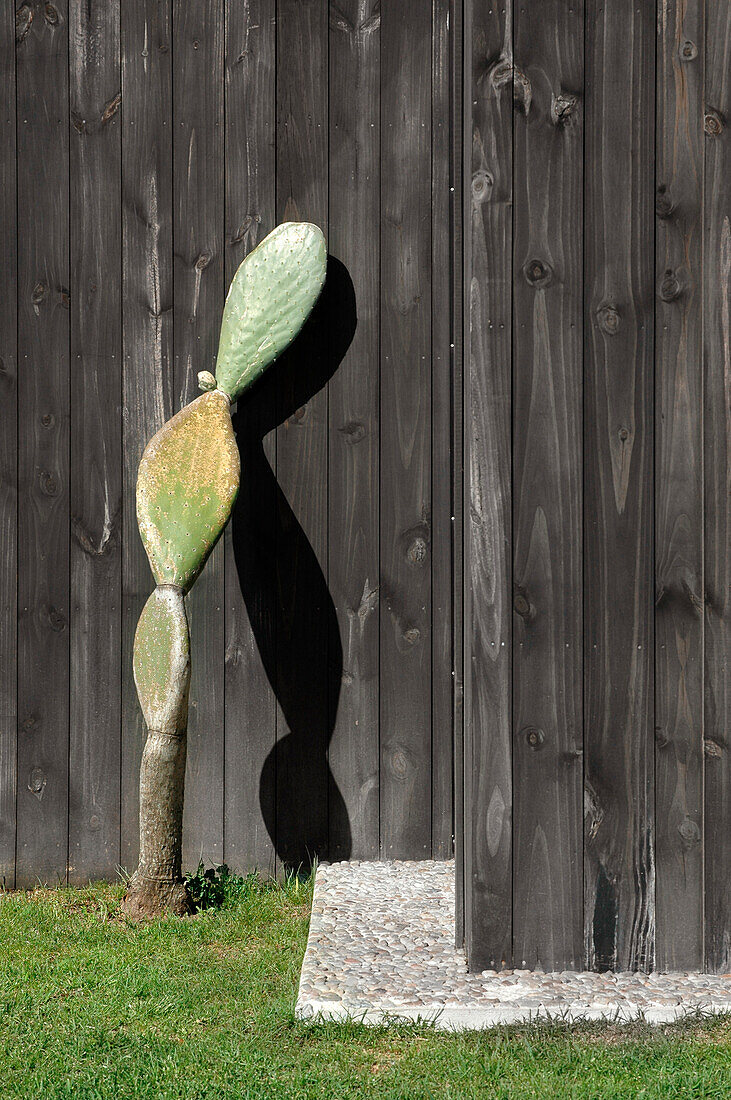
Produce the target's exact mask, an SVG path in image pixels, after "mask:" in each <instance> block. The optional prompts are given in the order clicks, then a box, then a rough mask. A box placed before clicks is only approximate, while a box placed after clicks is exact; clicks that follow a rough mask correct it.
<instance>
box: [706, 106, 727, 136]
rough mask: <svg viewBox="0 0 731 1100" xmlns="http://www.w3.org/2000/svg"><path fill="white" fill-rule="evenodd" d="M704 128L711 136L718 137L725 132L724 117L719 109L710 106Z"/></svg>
mask: <svg viewBox="0 0 731 1100" xmlns="http://www.w3.org/2000/svg"><path fill="white" fill-rule="evenodd" d="M703 129H704V130H705V131H706V133H707V134H709V135H710V136H711V137H718V136H719V135H720V134H722V133H723V119H722V118H721V116H720V115H719V113H718V111H714V110H713V108H711V107H709V108H708V110H707V111H706V114H705V118H704V119H703Z"/></svg>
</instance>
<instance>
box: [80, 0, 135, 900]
mask: <svg viewBox="0 0 731 1100" xmlns="http://www.w3.org/2000/svg"><path fill="white" fill-rule="evenodd" d="M69 42H70V53H69V82H70V88H69V93H70V109H71V129H70V140H71V150H70V154H71V179H72V181H73V186H72V188H71V195H70V199H71V211H70V239H71V693H70V751H69V878H70V880H71V881H72V882H76V883H82V882H86V881H88V880H90V879H99V878H107V879H109V878H113V877H114V874H115V870H116V868H117V867H118V865H119V780H120V775H119V767H120V741H119V739H120V720H121V710H120V672H121V653H120V641H121V603H120V601H121V587H120V581H121V567H120V554H121V549H120V542H121V539H120V534H121V522H122V516H121V511H122V488H121V476H122V454H121V431H122V425H121V416H120V414H121V408H120V404H121V401H120V399H121V369H122V334H121V306H122V301H121V289H122V288H121V275H122V271H121V266H122V265H121V248H120V245H121V194H120V188H121V160H120V157H121V140H120V137H121V120H120V114H119V108H120V103H121V74H120V65H119V3H115V2H112V3H106V2H102V0H94V2H93V3H89V4H87V3H82V2H81V0H72V2H71V4H70V8H69Z"/></svg>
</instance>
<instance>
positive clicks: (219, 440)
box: [123, 222, 327, 917]
mask: <svg viewBox="0 0 731 1100" xmlns="http://www.w3.org/2000/svg"><path fill="white" fill-rule="evenodd" d="M326 259H327V255H326V247H325V239H324V237H323V235H322V233H321V231H320V230H319V229H318V228H317V226H315V225H309V224H308V223H305V222H285V223H284V224H283V225H280V226H277V228H276V229H275V230H273V232H272V233H270V234H269V236H268V237H266V238H265V239H264V240H263V241H262V242H261V244H260V245H259V246H258V248H256V249H255V250H254V251H253V252H252V253H251V254H250V255H249V256H248V257H247V258H246V259H245V260H244V262H243V263H242V264H241V266H240V267H239V269H238V271H237V272H236V275H235V276H234V279H233V282H232V283H231V288H230V290H229V293H228V297H227V299H226V305H225V308H224V312H223V321H222V324H221V338H220V343H219V349H218V360H217V363H216V375H215V377H214V376H213V375H212V374H210V373H209V372H208V371H202V372H201V373H200V374H199V376H198V379H199V384H200V388H201V389H202V390H205V391H208V392H205V393H204V394H203V396H202V397H198V398H196V400H195V401H192V402H191V404H190V405H187V406H186V407H185V408H184V409H182V410H181V411H180V412H179V413H177V415H176V416H174V417H173V418H172V420H170V421H168V423H167V424H165V426H164V427H163V428H161V430H160V431H159V432H158V433H157V435H155V436H154V437H153V439H152V440H151V441H150V442H149V443H148V445H147V447H146V449H145V452H144V454H143V456H142V459H141V461H140V467H139V473H138V478H137V521H138V525H139V529H140V535H141V537H142V542H143V544H144V547H145V550H146V552H147V557H148V559H149V562H150V567H151V569H152V573H153V576H154V578H155V581H156V584H157V588H156V589H155V591H154V592H153V593H152V595H151V596H150V598H149V599H148V601H147V603H146V604H145V607H144V609H143V611H142V614H141V616H140V621H139V623H138V625H137V633H136V635H135V643H134V676H135V684H136V686H137V694H138V696H139V700H140V706H141V708H142V713H143V715H144V719H145V723H146V725H147V728H148V734H147V741H146V744H145V748H144V751H143V754H142V764H141V768H140V863H139V866H138V868H137V870H136V872H135V874H134V875H133V876H132V879H131V881H130V885H129V889H128V891H127V894H126V896H125V899H124V902H123V908H124V910H125V912H126V913H127V914H128V915H129V916H133V917H149V916H154V915H156V914H158V913H160V912H163V911H165V910H172V911H173V912H175V913H179V914H183V913H186V912H189V911H190V907H191V906H190V898H189V897H188V894H187V891H186V888H185V885H184V883H183V880H182V873H181V850H182V821H183V786H184V778H185V757H186V732H187V718H188V689H189V686H190V635H189V630H188V619H187V615H186V610H185V595H186V593H187V592H189V591H190V588H191V586H192V585H193V583H194V581H195V579H196V577H197V576H198V575H199V573H200V571H201V569H202V568H203V566H204V565H205V563H206V559H207V558H208V556H209V554H210V553H211V550H212V549H213V547H214V546H215V544H216V542H217V540H218V539H219V537H220V535H221V532H222V531H223V529H224V527H225V526H226V523H227V522H228V518H229V516H230V514H231V509H232V508H233V504H234V501H235V499H236V493H237V492H238V486H239V452H238V448H237V445H236V439H235V437H234V433H233V429H232V426H231V409H230V406H231V403H232V402H233V401H235V400H236V399H237V398H239V397H241V395H242V394H243V393H244V392H245V391H246V390H247V389H248V387H249V386H250V385H251V384H252V383H253V382H254V381H255V380H256V379H257V378H258V377H259V375H260V374H261V373H262V371H263V370H264V369H265V368H266V367H267V366H268V365H269V364H270V363H272V362H273V361H274V360H275V359H276V358H277V356H278V355H280V354H281V353H282V352H283V351H284V350H285V348H286V347H287V346H288V345H289V344H290V343H291V341H292V340H293V339H294V337H295V336H296V335H297V333H298V332H299V331H300V329H301V328H302V325H303V324H304V322H305V321H306V319H307V317H308V315H309V313H310V311H311V310H312V307H313V305H314V304H315V302H316V300H317V297H318V295H319V293H320V291H321V290H322V287H323V284H324V282H325V268H326Z"/></svg>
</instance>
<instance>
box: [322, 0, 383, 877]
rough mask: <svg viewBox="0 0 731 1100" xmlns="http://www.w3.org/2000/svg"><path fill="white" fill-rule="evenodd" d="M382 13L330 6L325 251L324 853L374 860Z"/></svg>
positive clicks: (353, 3)
mask: <svg viewBox="0 0 731 1100" xmlns="http://www.w3.org/2000/svg"><path fill="white" fill-rule="evenodd" d="M380 18H381V17H380V13H379V4H378V3H377V2H376V0H366V3H365V4H363V3H362V2H360V0H347V2H346V3H342V2H341V3H338V5H337V7H335V6H332V7H331V10H330V49H329V127H330V133H329V195H330V211H329V219H330V237H329V249H330V252H331V254H332V255H333V256H334V257H336V258H337V259H338V260H339V261H340V262H341V263H342V264H343V265H344V269H343V270H340V269H339V268H333V273H334V277H335V278H337V279H338V280H339V281H340V282H341V284H343V285H342V286H341V288H340V293H341V294H342V295H343V297H345V296H346V295H348V292H349V288H350V284H351V280H352V288H353V290H352V294H353V296H354V300H353V301H352V303H351V308H350V310H346V311H345V312H344V314H343V316H342V317H341V318H340V322H339V323H340V326H341V328H342V330H343V331H342V333H338V334H334V335H335V338H336V339H337V338H338V337H340V339H342V338H343V336H344V337H345V338H347V337H348V336H349V335H350V333H349V332H348V329H353V328H354V327H355V310H356V309H357V314H358V323H357V328H356V329H355V336H354V339H353V342H352V344H351V345H350V348H349V349H348V352H347V355H346V356H345V360H344V362H343V363H342V365H341V366H340V367H339V368H338V370H337V374H336V375H335V376H334V378H333V380H332V382H331V384H330V390H329V393H330V410H329V434H328V440H329V491H328V561H329V581H330V591H331V593H332V597H333V600H334V602H335V607H336V610H337V616H338V628H339V632H340V637H341V639H342V645H343V669H342V680H341V685H340V698H339V700H338V705H337V711H336V714H335V715H333V718H334V727H333V732H332V740H331V743H330V754H329V758H330V767H331V769H332V783H333V785H334V787H333V786H331V792H330V800H331V803H332V802H333V801H335V800H336V799H337V798H338V796H339V797H340V798H341V799H342V800H343V801H344V803H345V806H346V808H347V815H348V819H349V829H346V830H343V829H342V828H341V825H342V821H341V819H340V818H339V816H338V815H337V814H332V815H331V819H330V843H329V850H330V858H331V859H343V858H345V859H347V858H348V856H351V857H352V858H354V859H374V858H377V857H378V844H379V828H378V817H379V781H378V777H379V736H378V733H379V729H378V644H379V638H378V634H379V630H378V624H379V590H378V570H379V546H378V515H379V511H378V457H379V448H378V440H379V435H378V324H379V287H378V276H379V262H380V248H379V235H378V232H377V228H376V227H377V226H378V220H379V204H380V195H379V182H380V172H379V142H380V116H379V95H380Z"/></svg>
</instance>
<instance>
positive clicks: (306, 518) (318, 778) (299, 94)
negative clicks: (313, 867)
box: [273, 0, 342, 867]
mask: <svg viewBox="0 0 731 1100" xmlns="http://www.w3.org/2000/svg"><path fill="white" fill-rule="evenodd" d="M327 9H328V5H327V3H326V2H325V0H312V2H310V3H306V4H302V3H298V2H296V0H280V2H279V3H278V6H277V17H278V23H277V220H278V221H311V222H314V223H315V224H317V225H319V226H320V227H321V228H322V230H323V231H324V232H325V235H326V236H327V228H328V222H327V203H328V178H327V176H328V173H327V138H328V104H327V80H326V79H325V76H324V74H326V73H327V50H328V10H327ZM321 301H322V300H321ZM325 314H326V310H325V309H324V308H323V306H322V305H321V306H320V308H318V309H317V311H316V313H315V314H314V315H313V319H312V320H311V321H310V322H309V323H308V326H307V329H306V331H305V332H303V334H302V335H301V337H300V338H299V340H298V341H297V344H296V346H293V348H292V350H291V352H289V353H288V355H287V357H286V359H285V358H283V359H282V360H280V363H279V365H278V367H277V368H276V370H277V375H276V379H277V402H278V405H277V421H278V423H279V424H280V425H281V426H280V427H279V429H278V431H277V481H278V483H279V487H278V492H277V504H276V545H277V566H276V577H277V590H278V593H279V599H278V602H277V624H276V650H277V654H276V694H277V700H278V703H279V713H278V719H277V748H276V752H275V758H274V761H273V763H274V764H275V765H276V820H277V853H278V855H279V857H280V859H281V860H282V862H283V863H284V864H285V865H288V866H294V867H297V866H299V865H300V864H306V863H307V862H308V860H309V859H310V858H311V857H312V856H313V855H315V854H318V853H319V854H323V853H325V852H326V851H327V845H328V832H329V826H328V793H329V787H330V784H329V779H328V765H327V747H328V741H329V737H330V733H331V730H332V722H333V720H334V716H335V706H336V705H337V696H338V692H339V688H340V677H341V675H342V657H341V656H340V655H339V653H338V647H339V645H340V641H339V637H338V632H337V619H336V615H335V608H334V605H333V602H332V597H331V596H330V593H329V591H328V585H327V423H328V399H327V390H326V389H325V383H326V381H327V377H328V373H329V363H328V359H327V348H328V336H327V324H326V317H325ZM331 647H332V649H333V653H332V658H331V656H330V652H329V651H330V649H331Z"/></svg>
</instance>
